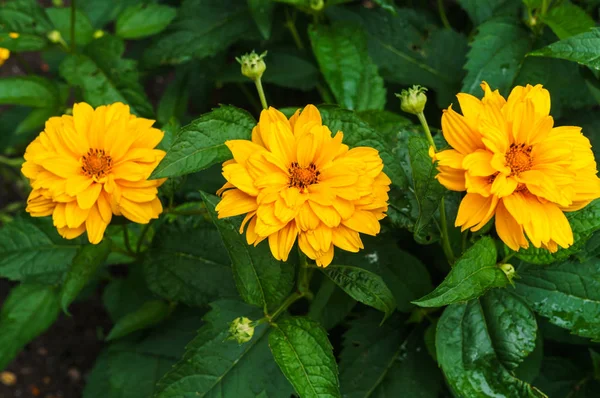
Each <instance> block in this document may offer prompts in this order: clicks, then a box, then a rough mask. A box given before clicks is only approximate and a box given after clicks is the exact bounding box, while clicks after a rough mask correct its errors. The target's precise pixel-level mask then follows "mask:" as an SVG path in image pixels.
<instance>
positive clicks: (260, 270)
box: [201, 193, 295, 311]
mask: <svg viewBox="0 0 600 398" xmlns="http://www.w3.org/2000/svg"><path fill="white" fill-rule="evenodd" d="M201 195H202V200H203V201H204V204H205V205H206V208H207V209H208V211H209V214H210V217H211V218H212V221H213V222H214V223H215V225H216V226H217V229H218V230H219V233H220V234H221V238H222V239H223V243H224V244H225V248H226V249H227V253H228V254H229V258H230V259H231V267H232V270H233V277H234V279H235V283H236V286H237V289H238V292H239V293H240V296H241V297H242V299H243V300H244V301H245V302H247V303H248V304H253V305H256V306H259V307H261V308H264V309H265V311H268V309H270V308H272V307H274V306H276V305H277V304H279V303H280V302H281V301H283V299H285V297H287V295H288V294H289V292H290V291H291V290H292V287H293V284H294V276H295V269H294V266H293V265H292V264H291V263H289V262H283V261H278V260H276V259H275V258H274V257H273V255H272V254H271V252H270V250H269V247H268V245H265V244H262V245H259V246H257V247H252V246H251V245H248V243H247V242H246V238H245V236H244V235H242V234H240V233H239V229H240V222H239V220H233V219H231V218H228V219H219V218H218V215H217V212H216V211H215V206H216V205H217V203H218V201H219V199H218V198H217V197H216V196H213V195H208V194H205V193H201Z"/></svg>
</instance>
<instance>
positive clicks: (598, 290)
mask: <svg viewBox="0 0 600 398" xmlns="http://www.w3.org/2000/svg"><path fill="white" fill-rule="evenodd" d="M599 274H600V260H598V259H592V260H589V261H587V262H585V263H577V262H570V261H567V262H564V263H560V264H552V265H549V266H546V267H539V266H533V265H532V266H527V267H521V268H520V269H519V276H520V278H519V279H517V280H516V281H517V283H516V289H517V290H516V293H517V294H518V295H519V296H520V297H522V298H523V299H524V300H525V301H526V302H527V303H528V304H529V305H530V306H531V307H532V308H533V309H534V310H535V311H536V312H537V313H539V314H540V315H542V316H544V317H546V318H548V319H549V320H550V322H552V323H553V324H555V325H557V326H560V327H563V328H565V329H570V330H571V333H574V334H576V335H579V336H582V337H589V338H593V339H595V340H598V339H600V320H599V319H598V313H600V280H599V279H598V275H599Z"/></svg>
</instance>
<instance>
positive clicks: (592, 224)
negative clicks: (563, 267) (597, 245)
mask: <svg viewBox="0 0 600 398" xmlns="http://www.w3.org/2000/svg"><path fill="white" fill-rule="evenodd" d="M565 215H566V216H567V219H568V220H569V224H570V225H571V229H572V230H573V241H574V244H573V245H572V246H570V247H568V248H567V249H562V248H559V249H558V251H557V252H556V253H550V252H549V251H548V250H546V249H542V248H535V247H533V246H530V247H529V248H528V249H521V250H519V251H518V252H516V256H517V257H518V258H520V259H521V260H523V261H526V262H528V263H533V264H544V265H545V264H550V263H553V262H555V261H559V260H565V259H567V258H568V257H569V256H571V255H573V254H575V253H577V252H579V251H580V250H581V249H582V248H583V247H584V246H585V243H586V242H587V241H588V239H589V238H591V236H592V235H593V234H594V232H596V231H598V230H600V200H595V201H593V202H592V203H590V204H589V205H587V206H586V207H584V208H583V209H581V210H578V211H574V212H568V213H565Z"/></svg>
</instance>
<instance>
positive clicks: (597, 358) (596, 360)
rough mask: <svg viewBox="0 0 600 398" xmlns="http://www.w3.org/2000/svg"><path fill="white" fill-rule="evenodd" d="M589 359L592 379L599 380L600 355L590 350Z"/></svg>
mask: <svg viewBox="0 0 600 398" xmlns="http://www.w3.org/2000/svg"><path fill="white" fill-rule="evenodd" d="M590 357H591V358H592V365H593V366H594V378H595V379H596V380H600V354H598V353H597V352H596V351H594V350H592V349H591V348H590Z"/></svg>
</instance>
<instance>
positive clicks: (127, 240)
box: [123, 224, 135, 256]
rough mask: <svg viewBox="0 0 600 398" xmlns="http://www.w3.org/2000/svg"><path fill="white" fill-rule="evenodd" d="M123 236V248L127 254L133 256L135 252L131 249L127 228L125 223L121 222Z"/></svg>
mask: <svg viewBox="0 0 600 398" xmlns="http://www.w3.org/2000/svg"><path fill="white" fill-rule="evenodd" d="M123 237H124V240H125V249H127V252H129V254H131V255H133V256H135V252H134V251H133V250H131V242H129V230H128V229H127V224H123Z"/></svg>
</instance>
